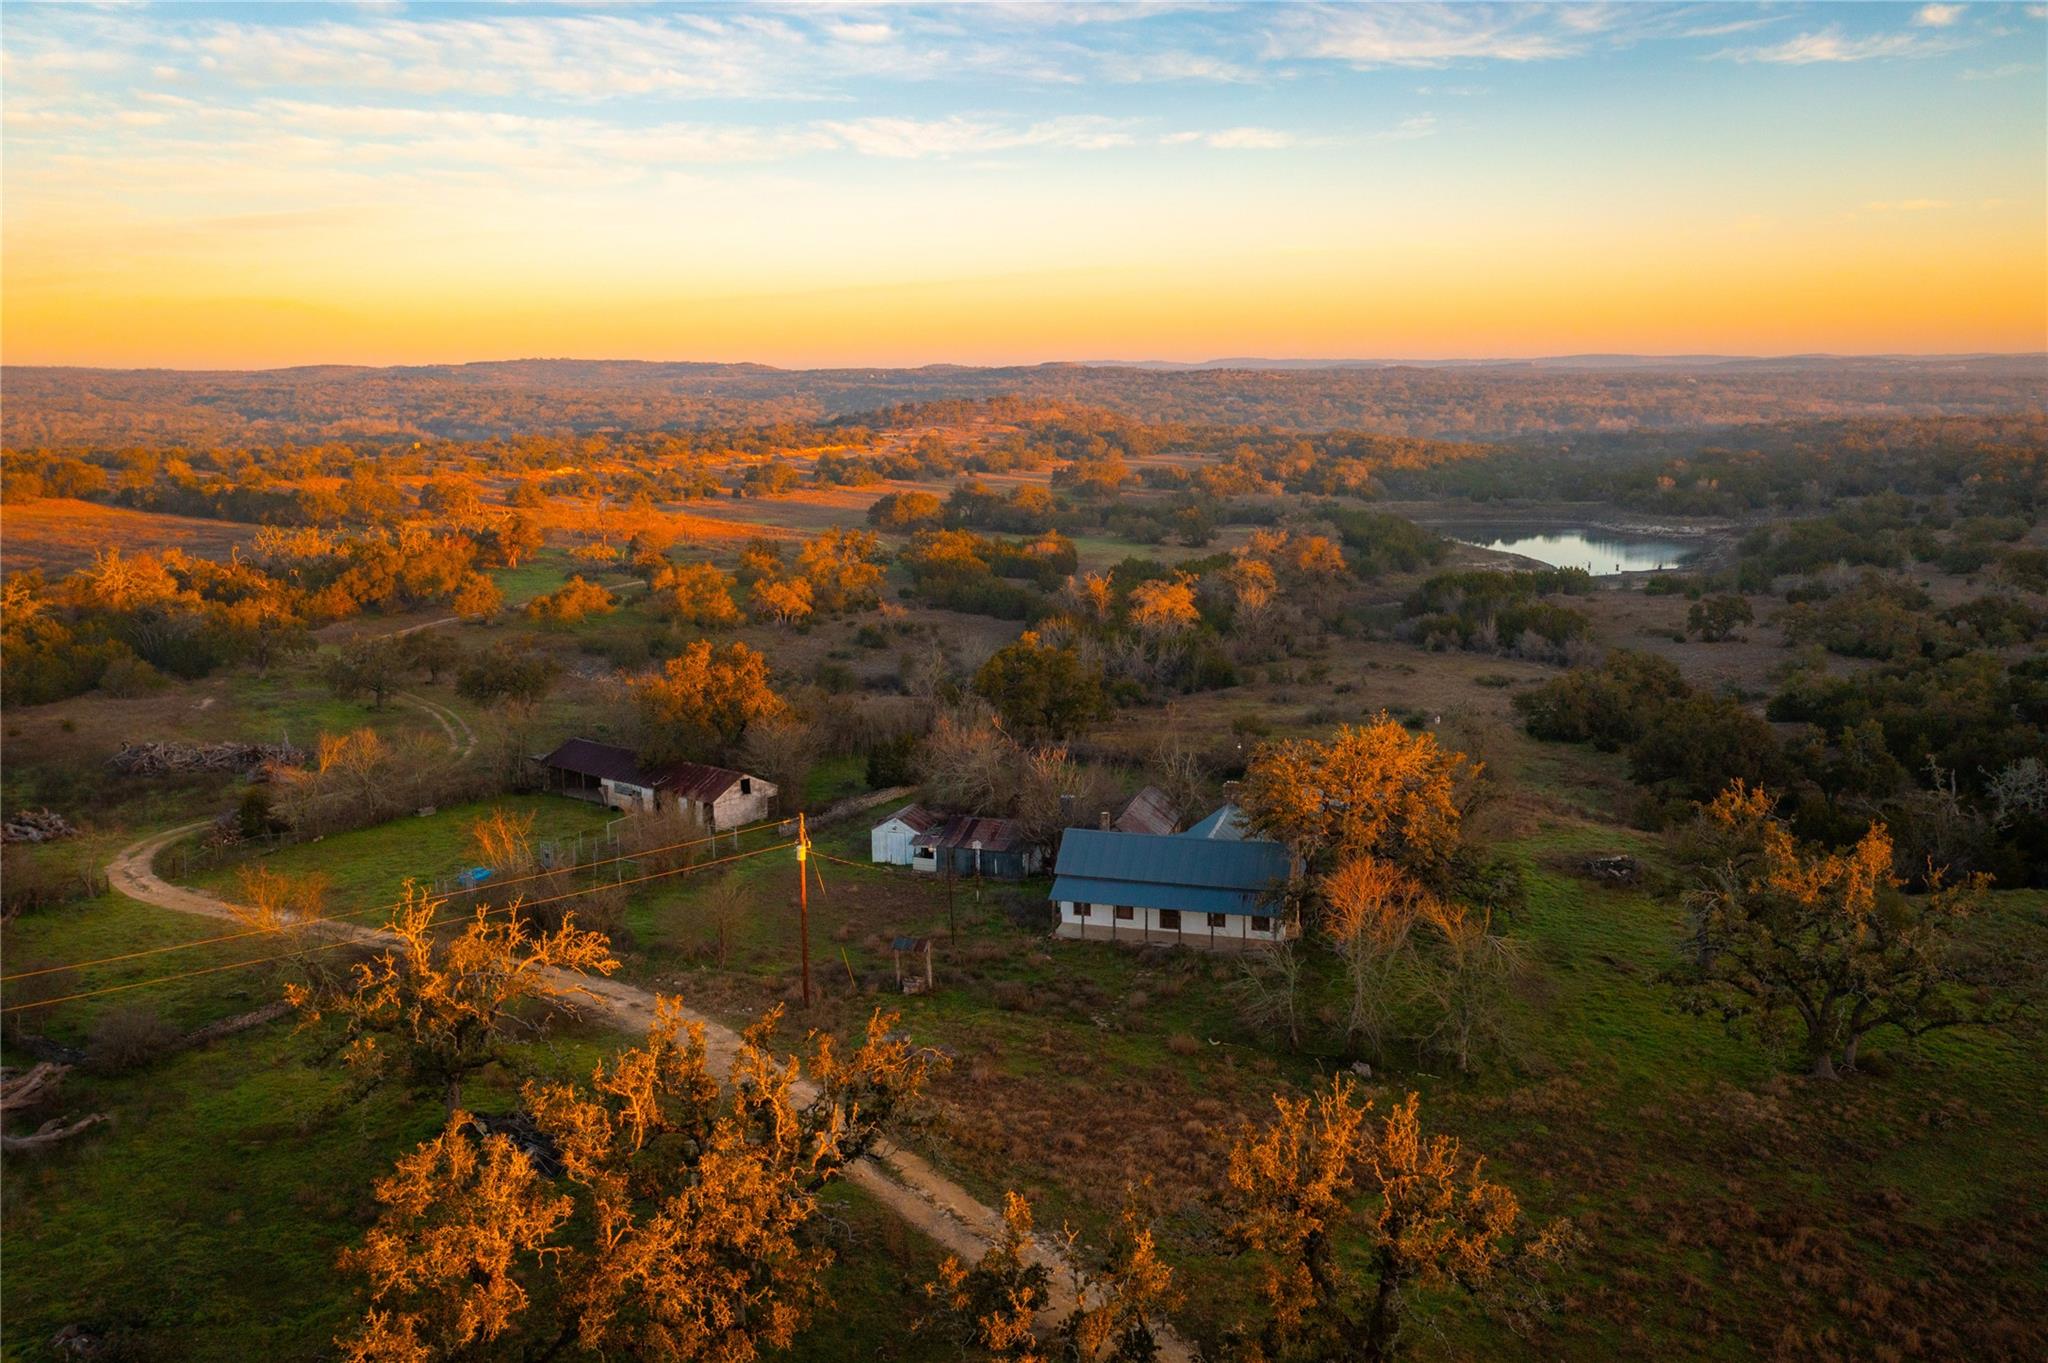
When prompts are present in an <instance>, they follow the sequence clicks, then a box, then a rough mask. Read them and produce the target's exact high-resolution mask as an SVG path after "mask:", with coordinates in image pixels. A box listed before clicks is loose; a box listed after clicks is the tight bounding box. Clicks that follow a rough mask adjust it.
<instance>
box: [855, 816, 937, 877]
mask: <svg viewBox="0 0 2048 1363" xmlns="http://www.w3.org/2000/svg"><path fill="white" fill-rule="evenodd" d="M940 822H941V820H940V818H939V816H938V815H936V814H934V813H932V812H931V811H930V810H928V809H926V808H925V807H924V806H923V805H920V804H907V805H905V806H903V808H901V809H899V810H897V811H896V812H895V813H894V814H891V815H890V816H889V817H888V818H886V819H884V820H882V821H881V822H880V823H878V824H876V825H875V826H874V829H873V830H872V831H871V832H870V833H869V834H868V845H869V849H870V851H871V853H872V857H871V859H872V860H874V861H877V862H880V863H881V864H883V865H884V866H910V865H914V864H915V860H916V854H917V849H915V848H913V847H912V846H911V842H912V840H913V839H914V838H916V837H917V835H918V834H920V833H923V832H925V831H926V830H928V829H931V828H934V827H936V826H937V825H938V824H939V823H940ZM930 856H931V853H930V851H929V849H926V858H927V861H929V859H930Z"/></svg>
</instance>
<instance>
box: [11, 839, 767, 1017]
mask: <svg viewBox="0 0 2048 1363" xmlns="http://www.w3.org/2000/svg"><path fill="white" fill-rule="evenodd" d="M761 826H764V827H765V825H761ZM794 846H796V842H795V841H794V840H791V841H789V842H778V843H775V844H773V845H771V846H768V847H757V848H755V849H754V850H753V851H751V852H735V853H733V854H732V855H731V856H726V857H717V858H715V859H713V860H711V861H700V862H697V863H696V864H695V865H691V866H677V867H673V868H671V869H669V870H666V871H652V872H649V873H648V874H646V875H643V876H635V877H633V878H632V879H631V880H615V881H610V882H607V883H604V884H599V885H588V886H585V887H584V888H582V889H580V890H570V891H567V892H566V893H563V894H558V895H550V896H548V897H547V898H545V899H529V900H515V901H514V902H513V903H510V904H505V905H501V906H499V907H498V908H495V909H485V910H482V911H481V912H479V913H478V914H477V915H475V916H476V917H479V918H488V917H491V916H492V915H494V914H500V913H516V912H518V911H519V910H520V909H530V908H535V907H538V906H539V905H542V904H553V903H557V902H559V901H561V900H564V899H575V898H578V897H579V896H582V895H587V894H596V893H597V892H598V891H600V890H606V889H616V888H618V887H619V886H623V885H639V884H643V883H645V882H647V881H650V880H660V879H663V878H664V877H667V876H678V875H690V874H692V873H693V872H696V871H707V870H709V869H711V868H712V867H713V866H723V865H725V864H727V863H729V862H735V861H745V860H746V859H747V858H749V857H758V856H763V855H766V854H767V853H769V852H780V851H782V850H784V849H785V848H790V847H794ZM400 902H403V901H400ZM446 902H447V900H446V898H444V899H443V900H442V901H441V903H442V904H445V903H446ZM437 907H438V906H437ZM354 912H358V913H359V912H362V911H361V910H354ZM460 917H461V915H456V916H455V917H451V918H446V919H441V920H439V921H435V920H433V919H429V920H428V924H427V926H429V927H446V926H447V925H448V924H450V923H453V922H456V921H457V920H458V919H459V918H460ZM332 921H333V918H332V917H331V916H330V917H328V918H319V919H309V920H307V921H306V923H305V924H303V925H302V926H313V925H316V924H319V923H326V922H332ZM282 930H283V929H268V928H259V929H257V930H256V931H258V932H261V933H265V934H268V933H270V932H274V931H282ZM368 931H374V932H382V931H383V929H381V928H380V929H368ZM247 935H249V934H246V933H239V934H236V936H247ZM363 944H364V943H363V942H362V940H361V939H360V938H357V937H344V938H342V939H341V940H340V941H338V942H328V943H325V944H324V945H321V946H315V947H305V948H301V949H299V950H295V951H285V952H279V953H278V954H276V955H274V956H258V957H254V958H252V959H250V960H246V961H229V962H227V963H226V964H223V965H210V966H201V967H198V968H197V969H194V970H185V971H180V972H178V973H177V974H174V975H153V976H151V977H150V978H148V979H146V980H130V981H127V982H126V983H123V984H110V985H105V986H102V987H101V988H98V989H87V990H83V991H80V992H79V993H75V994H64V995H61V996H60V997H57V998H54V999H31V1000H29V1001H28V1002H26V1003H15V1004H9V1005H8V1006H7V1007H5V1008H0V1013H20V1012H26V1011H27V1010H29V1009H31V1008H50V1007H54V1006H55V1005H57V1004H60V1003H74V1002H76V1001H78V1000H80V999H91V998H98V997H100V996H101V995H104V994H120V993H125V992H126V991H128V990H130V989H146V988H149V987H150V986H152V985H158V984H170V983H172V982H174V981H177V980H188V979H192V978H194V977H195V976H199V975H213V974H218V973H219V972H221V971H224V970H240V969H242V968H243V967H245V966H252V965H267V964H270V963H271V962H274V961H284V960H290V959H292V958H294V957H298V956H305V955H308V954H310V953H312V952H316V951H333V950H335V949H336V948H338V947H346V946H361V945H363ZM108 959H109V960H118V959H121V958H119V957H109V958H108Z"/></svg>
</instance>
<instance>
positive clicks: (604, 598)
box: [526, 575, 618, 626]
mask: <svg viewBox="0 0 2048 1363" xmlns="http://www.w3.org/2000/svg"><path fill="white" fill-rule="evenodd" d="M617 605H618V603H617V602H616V601H615V600H614V599H613V597H612V594H611V591H610V590H609V589H608V588H606V587H605V586H604V585H603V584H602V583H597V582H591V581H588V580H586V579H585V578H583V577H581V576H580V575H579V576H572V577H571V578H570V579H569V580H568V581H567V582H564V583H563V584H562V585H561V586H560V587H559V588H557V589H556V590H555V591H552V592H549V593H548V594H547V595H546V596H536V597H535V598H533V600H531V601H529V602H527V603H526V617H527V618H528V619H529V620H533V621H536V622H538V623H540V624H543V625H553V626H567V625H573V624H575V623H576V622H577V621H579V620H583V619H585V618H587V617H589V616H592V615H609V614H611V613H612V611H613V610H614V609H615V608H616V607H617Z"/></svg>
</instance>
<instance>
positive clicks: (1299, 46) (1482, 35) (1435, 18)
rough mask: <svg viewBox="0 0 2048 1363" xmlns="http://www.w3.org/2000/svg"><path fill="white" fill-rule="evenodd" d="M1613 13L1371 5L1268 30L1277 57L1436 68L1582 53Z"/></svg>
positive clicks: (1316, 13)
mask: <svg viewBox="0 0 2048 1363" xmlns="http://www.w3.org/2000/svg"><path fill="white" fill-rule="evenodd" d="M1611 20H1612V16H1611V15H1610V14H1609V13H1608V12H1607V11H1606V10H1604V9H1602V8H1599V7H1591V8H1574V7H1561V8H1539V7H1535V6H1514V7H1503V6H1496V5H1442V4H1412V5H1373V6H1364V5H1360V6H1354V7H1346V8H1340V9H1332V8H1315V9H1298V10H1297V9H1289V10H1286V11H1283V12H1282V17H1281V19H1280V20H1279V21H1278V23H1277V25H1276V27H1275V28H1274V29H1273V31H1272V32H1271V34H1270V35H1269V43H1268V46H1269V50H1270V53H1271V55H1273V56H1276V57H1314V58H1324V59H1328V60H1334V61H1341V62H1347V63H1349V64H1350V65H1352V66H1355V67H1358V68H1361V69H1370V68H1374V67H1425V68H1426V67H1440V66H1450V65H1452V64H1454V63H1460V62H1473V61H1507V62H1530V61H1546V60H1551V59H1555V58H1559V57H1567V56H1571V55H1572V54H1574V53H1576V52H1579V51H1582V50H1583V49H1584V46H1585V39H1586V38H1587V37H1588V36H1589V35H1590V34H1592V33H1595V32H1597V31H1599V30H1600V29H1602V28H1604V27H1606V26H1607V25H1608V24H1609V23H1610V22H1611Z"/></svg>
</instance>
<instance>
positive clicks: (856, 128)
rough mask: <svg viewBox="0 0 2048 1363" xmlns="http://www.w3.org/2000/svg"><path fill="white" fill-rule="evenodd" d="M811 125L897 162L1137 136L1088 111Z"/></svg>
mask: <svg viewBox="0 0 2048 1363" xmlns="http://www.w3.org/2000/svg"><path fill="white" fill-rule="evenodd" d="M814 126H815V127H816V128H818V129H819V130H820V131H822V132H824V133H826V134H828V135H830V136H831V137H832V138H834V139H835V140H836V141H837V142H838V143H839V144H840V145H842V146H844V147H845V148H847V149H848V150H850V151H854V152H858V153H859V154H861V155H863V156H880V157H887V158H891V159H896V160H912V159H921V158H926V157H949V156H963V155H980V154H985V153H988V152H996V151H1012V150H1016V149H1019V148H1027V147H1065V148H1069V149H1072V150H1078V151H1102V150H1107V149H1110V148H1114V147H1128V146H1130V145H1132V144H1133V143H1134V142H1135V141H1136V140H1137V139H1136V138H1135V137H1134V136H1133V135H1132V134H1131V133H1130V132H1129V131H1128V130H1126V129H1125V128H1124V127H1123V126H1122V125H1120V124H1119V123H1118V122H1117V121H1116V120H1114V119H1108V118H1101V117H1096V116H1092V115H1077V116H1074V117H1070V118H1055V119H1048V120H1046V121H1044V122H1040V123H1033V124H1029V125H1025V126H1022V127H1018V126H1014V125H1013V126H1007V127H1006V126H1004V125H1002V124H999V123H992V122H988V121H985V120H980V119H973V118H965V117H957V116H956V117H952V118H930V119H920V118H887V117H877V118H859V119H849V120H827V121H823V122H820V123H817V124H815V125H814Z"/></svg>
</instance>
